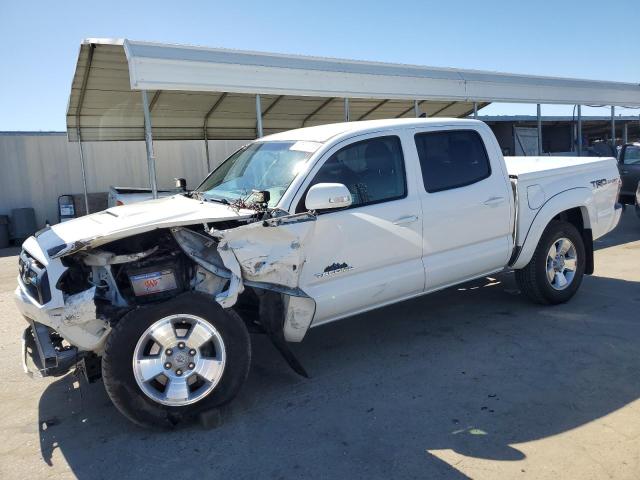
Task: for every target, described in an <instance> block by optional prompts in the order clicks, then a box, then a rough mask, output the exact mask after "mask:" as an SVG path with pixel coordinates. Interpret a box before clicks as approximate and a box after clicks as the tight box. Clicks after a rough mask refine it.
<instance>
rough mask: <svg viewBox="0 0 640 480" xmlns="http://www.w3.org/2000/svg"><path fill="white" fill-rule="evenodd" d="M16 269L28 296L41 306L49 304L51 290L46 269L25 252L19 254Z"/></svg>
mask: <svg viewBox="0 0 640 480" xmlns="http://www.w3.org/2000/svg"><path fill="white" fill-rule="evenodd" d="M18 268H19V270H20V280H21V281H22V284H23V285H24V287H25V288H26V289H27V292H28V293H29V296H31V298H33V299H34V300H36V301H37V302H38V303H40V304H41V305H42V304H45V303H47V302H49V301H50V300H51V289H50V288H49V276H48V275H47V269H46V268H45V267H44V266H43V265H42V264H41V263H40V262H38V261H37V260H36V259H35V258H33V257H32V256H31V255H29V253H28V252H27V251H25V250H23V251H22V252H20V258H19V260H18Z"/></svg>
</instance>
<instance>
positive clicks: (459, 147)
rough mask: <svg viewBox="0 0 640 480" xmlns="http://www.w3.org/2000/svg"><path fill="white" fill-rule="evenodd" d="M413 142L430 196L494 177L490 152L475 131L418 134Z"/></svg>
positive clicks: (425, 186)
mask: <svg viewBox="0 0 640 480" xmlns="http://www.w3.org/2000/svg"><path fill="white" fill-rule="evenodd" d="M414 139H415V143H416V149H417V150H418V157H419V159H420V169H421V171H422V179H423V182H424V188H425V190H426V191H427V192H429V193H435V192H441V191H443V190H450V189H453V188H459V187H464V186H467V185H471V184H473V183H476V182H479V181H481V180H484V179H485V178H487V177H489V176H490V175H491V165H490V163H489V156H488V155H487V150H486V148H485V145H484V142H483V140H482V137H481V136H480V134H479V133H478V132H477V131H475V130H445V131H438V132H425V133H417V134H416V135H415V136H414Z"/></svg>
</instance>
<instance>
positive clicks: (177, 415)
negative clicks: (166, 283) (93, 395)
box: [102, 293, 251, 427]
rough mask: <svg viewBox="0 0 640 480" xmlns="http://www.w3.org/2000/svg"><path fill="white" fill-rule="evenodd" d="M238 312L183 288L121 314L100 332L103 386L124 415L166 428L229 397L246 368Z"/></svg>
mask: <svg viewBox="0 0 640 480" xmlns="http://www.w3.org/2000/svg"><path fill="white" fill-rule="evenodd" d="M250 359H251V346H250V341H249V334H248V332H247V329H246V326H245V324H244V322H243V321H242V319H240V318H239V317H238V316H237V315H236V314H234V312H232V311H225V310H223V309H222V308H221V307H220V305H218V304H217V303H216V302H215V301H213V300H212V299H210V298H208V297H206V296H204V295H202V294H195V293H189V294H185V295H181V296H179V297H176V298H174V299H171V300H169V301H167V302H163V303H159V304H154V305H149V306H146V307H141V308H138V309H137V310H134V311H132V312H130V313H129V314H127V315H125V316H124V317H123V318H122V319H120V321H119V322H118V323H117V324H116V326H115V327H114V328H113V330H112V331H111V333H110V334H109V338H108V339H107V345H106V347H105V353H104V356H103V359H102V376H103V380H104V384H105V388H106V390H107V393H108V394H109V397H110V398H111V400H112V401H113V403H114V405H115V406H116V407H117V408H118V410H120V412H121V413H123V414H124V415H125V416H126V417H127V418H129V419H130V420H132V421H133V422H135V423H137V424H139V425H142V426H145V427H171V426H174V425H176V424H178V423H180V422H184V421H187V420H190V419H192V418H193V417H195V416H197V415H198V414H200V413H204V412H205V411H208V410H211V409H213V408H215V407H218V406H220V405H222V404H224V403H226V402H228V401H230V400H231V399H232V398H233V397H234V396H235V395H236V394H237V392H238V391H239V389H240V387H241V386H242V384H243V382H244V380H245V379H246V377H247V374H248V372H249V364H250Z"/></svg>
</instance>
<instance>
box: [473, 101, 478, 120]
mask: <svg viewBox="0 0 640 480" xmlns="http://www.w3.org/2000/svg"><path fill="white" fill-rule="evenodd" d="M473 119H474V120H477V119H478V102H473Z"/></svg>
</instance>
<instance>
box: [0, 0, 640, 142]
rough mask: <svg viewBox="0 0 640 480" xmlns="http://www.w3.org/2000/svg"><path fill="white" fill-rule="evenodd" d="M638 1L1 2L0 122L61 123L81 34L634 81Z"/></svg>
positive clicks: (638, 76) (10, 125)
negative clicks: (627, 19) (625, 19)
mask: <svg viewBox="0 0 640 480" xmlns="http://www.w3.org/2000/svg"><path fill="white" fill-rule="evenodd" d="M637 8H638V3H637V0H617V1H616V0H609V1H605V0H601V1H592V0H583V1H568V0H566V1H559V0H555V1H546V0H542V1H541V0H536V1H529V2H525V1H514V0H511V1H497V0H496V1H492V0H484V1H481V0H475V1H472V0H469V1H464V0H448V1H427V0H423V1H403V0H395V1H393V2H383V1H377V2H374V1H368V2H365V1H351V2H349V1H347V0H343V1H333V0H324V1H322V2H304V1H301V0H298V1H289V0H287V1H275V0H274V1H270V2H269V1H264V0H262V1H254V2H251V1H242V0H236V1H233V2H229V1H208V2H205V1H202V2H196V1H188V0H182V1H176V0H174V1H172V2H168V1H153V2H148V3H146V2H140V1H138V2H136V1H127V2H123V1H114V0H112V1H108V2H99V1H98V2H87V1H84V2H78V1H60V2H54V1H29V0H21V1H17V0H13V1H10V0H0V59H1V61H2V69H0V130H64V128H65V121H64V116H65V110H66V106H67V99H68V95H69V88H70V85H71V77H72V74H73V70H74V65H75V61H76V56H77V50H78V47H79V44H80V41H81V40H82V39H83V38H86V37H126V38H131V39H136V40H151V41H153V40H155V41H161V42H172V43H185V44H196V45H205V46H212V47H227V48H239V49H250V50H264V51H273V52H283V53H298V54H309V55H320V56H331V57H343V58H353V59H360V60H378V61H388V62H400V63H413V64H420V65H433V66H444V67H461V68H476V69H483V70H496V71H505V72H515V73H525V74H526V73H530V74H540V75H554V76H568V77H579V78H592V79H601V80H618V81H625V82H636V83H638V82H640V61H639V60H638V55H639V49H638V45H639V42H638V23H637V20H633V22H631V23H629V24H625V21H624V20H623V19H624V18H627V17H634V16H635V14H636V13H637ZM571 110H572V108H571V107H565V106H544V107H543V114H549V115H552V114H553V115H560V114H569V115H570V114H571ZM583 111H584V113H585V114H587V115H588V114H604V115H607V114H608V113H609V110H608V109H589V108H587V109H584V110H583ZM618 113H622V114H638V113H639V111H638V110H623V109H619V110H618ZM482 114H490V115H496V114H535V106H534V105H505V104H502V105H499V104H495V105H492V106H490V107H488V108H486V109H485V110H483V111H482Z"/></svg>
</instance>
